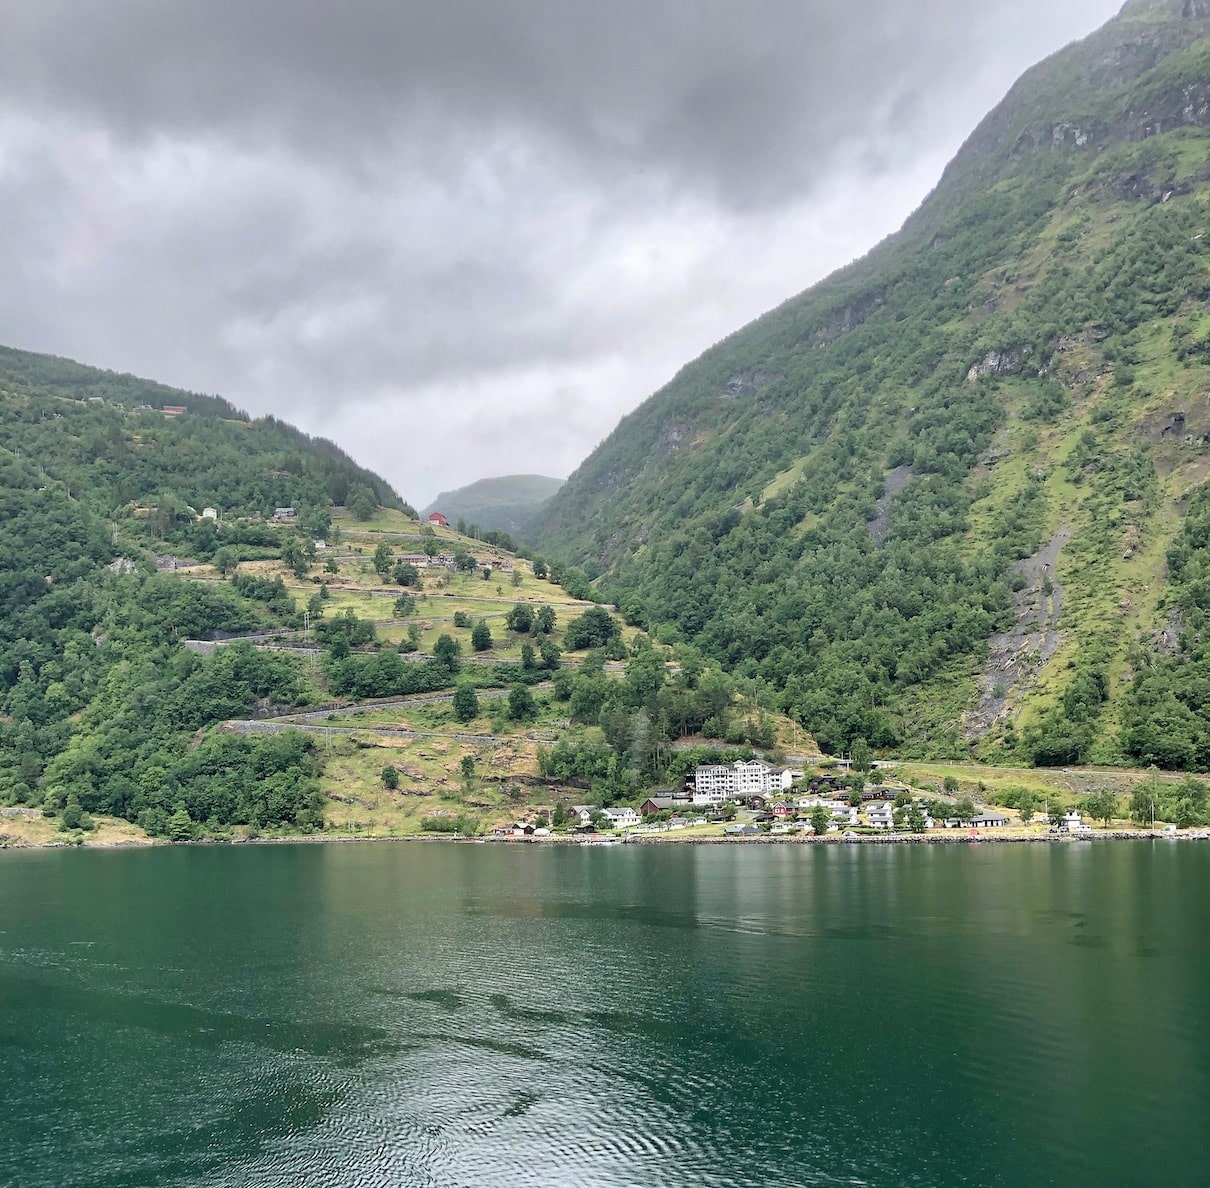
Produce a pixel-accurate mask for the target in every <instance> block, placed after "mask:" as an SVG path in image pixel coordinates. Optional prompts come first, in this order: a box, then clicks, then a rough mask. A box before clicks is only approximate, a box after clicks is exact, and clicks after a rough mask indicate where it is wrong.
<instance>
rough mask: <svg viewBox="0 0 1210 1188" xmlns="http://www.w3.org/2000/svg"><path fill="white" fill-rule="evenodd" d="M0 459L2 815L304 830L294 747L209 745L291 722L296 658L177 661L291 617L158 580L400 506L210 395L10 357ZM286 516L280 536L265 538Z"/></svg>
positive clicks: (289, 603) (303, 750)
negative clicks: (228, 636)
mask: <svg viewBox="0 0 1210 1188" xmlns="http://www.w3.org/2000/svg"><path fill="white" fill-rule="evenodd" d="M165 406H168V407H169V408H170V409H171V408H172V407H173V406H177V407H183V408H184V409H185V411H184V412H182V413H179V414H171V415H166V414H165V413H164V411H163V409H164V407H165ZM0 443H2V444H0V798H2V799H5V800H9V801H17V802H27V803H37V804H41V805H44V806H45V807H46V809H47V811H50V812H56V813H63V814H65V819H66V820H68V821H73V822H74V821H79V820H85V821H86V820H87V817H88V814H90V813H93V812H100V813H109V814H114V815H116V816H120V817H126V818H128V819H130V820H132V821H137V822H138V823H139V824H140V825H142V826H143V827H144V828H146V829H147V830H148V831H149V832H151V833H153V834H162V833H169V832H172V830H174V829H175V830H176V831H177V832H178V833H179V832H180V831H181V830H182V829H183V828H185V827H186V826H187V825H188V824H189V823H190V822H192V823H198V824H201V823H207V824H208V825H209V826H210V827H211V829H212V830H221V828H222V827H224V826H226V825H230V824H232V823H240V824H249V825H254V826H258V827H273V826H276V825H282V824H288V825H291V826H295V827H304V828H310V827H314V826H316V825H318V824H319V823H320V821H321V820H322V816H321V812H320V807H321V803H322V798H321V797H320V793H319V786H318V783H317V781H316V778H315V776H316V770H317V765H316V762H315V758H314V756H313V755H312V753H311V750H310V744H309V743H308V742H307V741H306V740H304V739H303V738H302V737H301V736H290V735H285V736H277V737H270V738H265V737H256V738H242V737H237V736H226V735H219V736H215V735H210V734H206V733H204V728H206V727H209V726H211V725H213V724H214V723H216V722H219V721H222V720H224V719H226V718H229V717H232V716H236V715H239V714H242V713H246V712H248V711H250V710H251V709H252V708H253V707H254V706H255V705H256V704H257V703H271V704H275V705H286V706H290V705H300V704H306V703H307V702H308V701H309V700H311V699H312V698H313V696H314V691H313V689H312V688H311V686H310V685H309V683H308V681H307V680H306V679H305V674H304V672H303V670H302V668H301V666H300V665H299V664H298V662H297V661H295V660H293V659H292V658H289V657H286V656H283V655H280V654H275V653H269V652H258V651H255V650H254V649H252V648H251V647H249V646H246V645H235V646H231V647H227V648H224V649H222V650H221V651H218V652H216V653H215V654H214V655H212V656H210V657H206V658H203V657H200V656H198V655H195V654H194V653H192V652H190V651H187V650H185V648H184V647H183V646H182V643H181V641H182V640H185V639H190V638H212V637H213V636H214V635H215V634H216V633H237V632H241V631H250V630H253V629H265V628H274V627H282V626H290V625H293V624H294V623H295V622H296V620H297V616H296V613H295V608H294V601H293V599H292V598H287V597H285V596H284V595H285V592H284V590H282V589H281V588H280V586H281V583H280V582H278V583H276V584H274V583H258V582H256V581H254V580H252V581H244V582H242V583H241V582H239V581H236V582H234V583H230V584H222V585H204V584H200V583H195V582H185V581H182V580H179V579H178V578H176V577H174V576H173V575H172V574H171V573H164V572H157V562H159V563H160V564H161V565H163V564H164V563H165V561H164V558H165V555H166V554H174V555H175V554H179V553H188V554H190V555H191V556H192V557H196V558H201V559H206V560H209V559H211V558H215V557H216V556H220V560H223V559H229V560H230V561H231V562H232V563H235V562H238V560H239V559H241V558H250V557H263V556H273V557H277V556H278V555H288V554H290V553H291V552H292V551H294V552H303V551H305V550H306V549H307V548H309V547H310V545H309V542H310V536H311V535H312V534H313V533H314V532H317V531H322V530H325V529H326V527H327V525H328V521H329V508H330V507H331V505H332V504H333V503H337V502H345V501H354V500H360V501H364V502H365V503H367V504H368V505H369V506H370V507H371V508H372V507H374V506H377V505H387V506H402V505H401V504H400V501H399V498H398V496H397V495H396V494H395V493H394V492H393V491H392V490H391V489H390V488H389V486H388V485H387V484H386V483H384V482H383V480H382V479H380V478H378V477H377V476H376V475H373V474H371V473H370V472H368V471H365V470H363V469H361V468H360V467H358V466H356V465H355V464H354V463H353V462H352V461H351V460H350V459H348V458H347V457H346V456H345V455H344V454H343V453H342V452H341V451H340V450H339V449H337V447H335V446H334V445H332V444H331V443H329V442H325V441H321V440H315V439H311V438H308V437H307V436H306V435H304V434H302V433H299V432H298V431H297V430H295V429H293V428H291V427H290V426H287V425H283V424H282V423H280V422H277V421H274V420H271V419H269V420H262V421H250V420H249V419H248V418H247V417H245V416H243V414H241V413H239V412H237V411H236V410H235V409H234V408H232V407H231V406H230V405H229V404H227V403H226V402H225V401H223V400H221V399H219V398H217V397H207V396H198V395H195V394H192V393H183V392H179V391H175V390H174V389H171V388H165V387H163V386H161V385H158V384H152V383H148V382H146V381H143V380H138V379H135V378H133V377H130V376H123V375H115V374H113V373H110V372H102V371H97V370H94V369H92V368H87V367H83V366H80V365H78V364H75V363H71V362H68V361H66V360H61V359H55V358H49V357H45V356H39V355H31V354H28V353H24V352H18V351H11V350H7V349H0ZM285 506H293V507H294V508H295V509H296V511H297V521H296V523H295V524H293V525H291V526H290V527H289V528H287V529H283V528H281V527H278V526H274V525H272V524H271V523H270V522H269V521H270V520H271V516H272V513H273V511H274V510H275V509H276V508H277V507H285ZM205 507H213V508H215V509H216V512H217V511H218V509H221V515H222V519H221V521H220V520H219V518H218V517H217V515H216V518H215V519H207V518H203V517H202V516H201V514H200V513H201V511H202V510H203V509H204V508H205ZM262 587H267V588H262ZM199 732H203V733H199ZM174 817H175V825H173V824H171V822H173V819H174Z"/></svg>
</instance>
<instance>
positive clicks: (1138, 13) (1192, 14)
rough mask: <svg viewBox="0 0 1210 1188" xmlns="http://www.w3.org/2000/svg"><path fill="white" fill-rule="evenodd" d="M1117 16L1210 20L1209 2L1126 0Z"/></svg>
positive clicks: (1204, 0) (1195, 0)
mask: <svg viewBox="0 0 1210 1188" xmlns="http://www.w3.org/2000/svg"><path fill="white" fill-rule="evenodd" d="M1119 15H1120V16H1122V17H1127V18H1139V17H1157V16H1158V17H1168V18H1171V19H1176V20H1182V21H1203V20H1207V19H1210V0H1126V3H1125V4H1124V5H1123V6H1122V11H1121V13H1120V14H1119Z"/></svg>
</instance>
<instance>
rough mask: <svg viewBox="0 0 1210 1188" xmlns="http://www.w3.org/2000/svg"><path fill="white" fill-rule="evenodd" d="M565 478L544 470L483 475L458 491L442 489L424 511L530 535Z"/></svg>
mask: <svg viewBox="0 0 1210 1188" xmlns="http://www.w3.org/2000/svg"><path fill="white" fill-rule="evenodd" d="M562 485H563V479H557V478H548V477H546V476H545V475H541V474H510V475H504V476H502V477H501V478H486V479H480V480H479V481H478V482H477V483H471V484H470V485H469V486H466V487H459V488H458V489H457V490H456V491H443V492H442V493H441V494H440V495H438V496H437V498H436V499H435V500H433V502H432V503H430V504H429V506H428V507H426V508H425V509H424V511H423V512H422V513H421V514H422V515H425V516H427V515H429V514H430V513H432V512H441V514H442V515H444V516H445V518H446V519H447V520H449V522H450V523H451V524H453V523H455V522H457V521H459V520H461V521H463V522H464V523H465V524H467V525H468V526H469V525H472V524H474V525H478V526H479V527H480V528H484V529H490V530H495V531H498V532H507V533H508V534H509V535H510V536H514V537H518V538H524V537H526V536H529V535H530V534H531V533H532V532H533V529H534V527H535V525H536V524H537V522H538V520H540V519H541V516H542V508H543V506H544V505H545V503H546V501H547V500H548V499H549V498H550V497H551V496H552V495H553V494H554V493H555V492H556V491H557V490H558V489H559V488H560V487H561V486H562Z"/></svg>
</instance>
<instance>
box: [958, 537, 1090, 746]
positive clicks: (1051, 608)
mask: <svg viewBox="0 0 1210 1188" xmlns="http://www.w3.org/2000/svg"><path fill="white" fill-rule="evenodd" d="M1070 539H1071V529H1070V528H1062V529H1060V531H1059V532H1057V533H1056V534H1055V536H1054V538H1053V539H1052V540H1050V541H1048V542H1047V543H1046V544H1045V545H1043V546H1042V548H1040V549H1039V550H1038V551H1037V552H1036V553H1034V555H1033V556H1032V557H1026V558H1025V559H1024V560H1023V561H1018V562H1016V564H1014V565H1013V567H1012V572H1013V573H1018V574H1021V575H1022V576H1023V577H1024V578H1025V585H1024V586H1023V587H1022V588H1021V589H1020V590H1018V591H1017V593H1015V594H1014V595H1013V605H1012V609H1013V617H1014V618H1015V620H1016V622H1015V624H1014V625H1013V627H1012V629H1011V630H1009V631H1002V632H997V633H996V634H995V635H993V636H992V637H991V639H990V640H988V655H987V663H986V664H985V665H984V668H983V672H982V673H981V674H980V675H979V678H978V686H979V701H978V703H977V704H976V705H975V707H974V708H973V709H970V710H968V711H967V712H966V714H964V715H963V730H964V733H965V735H966V737H967V738H980V737H982V736H983V735H985V734H986V733H987V732H988V730H990V729H991V727H992V725H993V724H994V723H995V722H996V721H997V720H998V719H999V718H1001V717H1003V716H1004V714H1005V713H1006V711H1007V709H1008V705H1009V702H1010V700H1011V699H1012V698H1013V696H1014V694H1016V693H1018V692H1019V691H1021V690H1022V689H1023V688H1024V687H1026V686H1028V685H1030V684H1032V683H1033V682H1034V681H1035V680H1036V679H1037V676H1038V673H1040V672H1041V670H1042V669H1043V668H1044V667H1045V666H1046V664H1047V662H1048V661H1049V660H1050V658H1051V657H1052V656H1053V655H1054V654H1055V652H1057V651H1058V650H1059V645H1060V644H1061V643H1062V642H1063V637H1062V635H1061V634H1060V632H1059V619H1060V618H1061V616H1062V613H1063V587H1062V586H1061V585H1060V584H1059V581H1058V578H1057V576H1056V574H1055V565H1056V562H1057V561H1058V559H1059V554H1060V553H1061V552H1062V551H1063V546H1064V545H1066V544H1067V542H1068V541H1069V540H1070Z"/></svg>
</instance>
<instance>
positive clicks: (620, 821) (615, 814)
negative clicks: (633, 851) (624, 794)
mask: <svg viewBox="0 0 1210 1188" xmlns="http://www.w3.org/2000/svg"><path fill="white" fill-rule="evenodd" d="M601 815H602V816H603V817H604V818H605V819H606V820H607V821H608V822H609V823H610V825H612V826H613V827H614V829H629V828H630V827H631V826H632V825H637V824H639V822H640V821H642V819H643V818H642V817H640V816H639V814H638V813H636V812H635V811H634V809H632V808H607V809H602V810H601Z"/></svg>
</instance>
